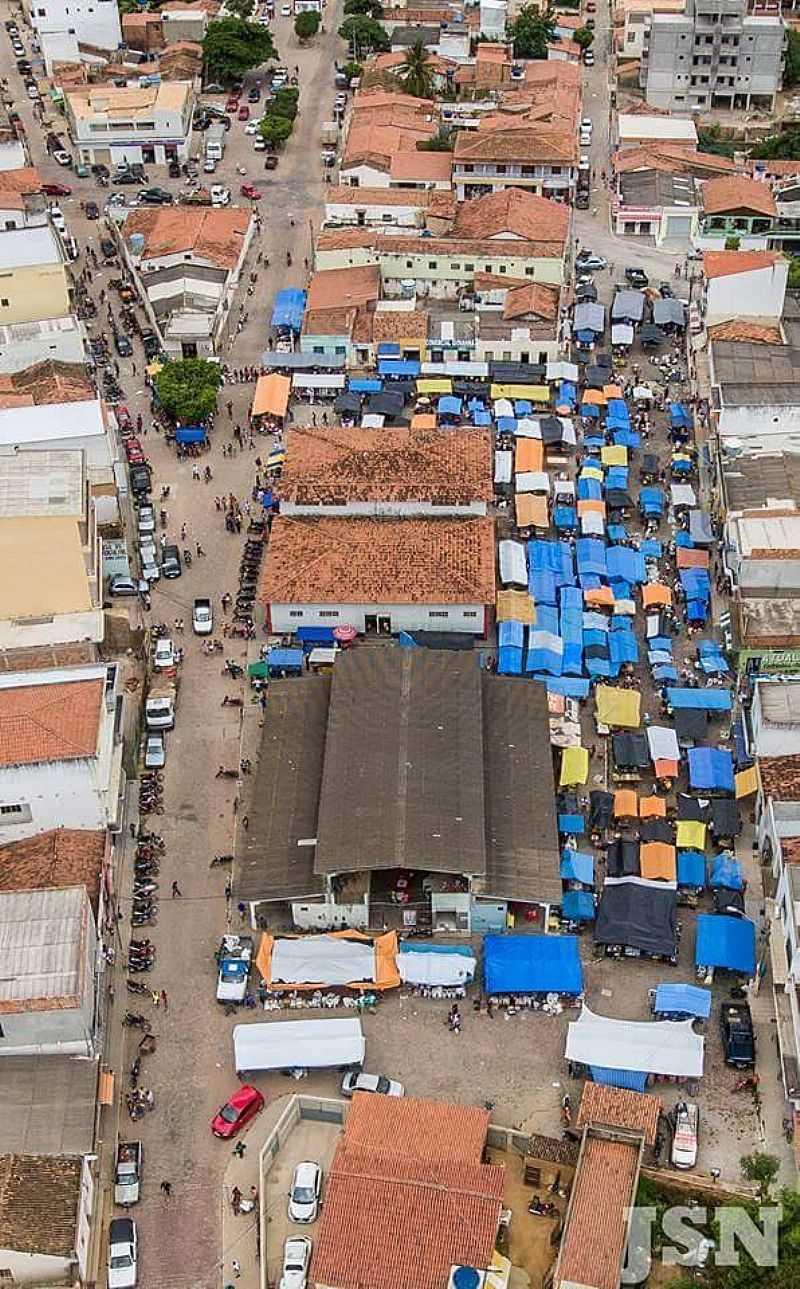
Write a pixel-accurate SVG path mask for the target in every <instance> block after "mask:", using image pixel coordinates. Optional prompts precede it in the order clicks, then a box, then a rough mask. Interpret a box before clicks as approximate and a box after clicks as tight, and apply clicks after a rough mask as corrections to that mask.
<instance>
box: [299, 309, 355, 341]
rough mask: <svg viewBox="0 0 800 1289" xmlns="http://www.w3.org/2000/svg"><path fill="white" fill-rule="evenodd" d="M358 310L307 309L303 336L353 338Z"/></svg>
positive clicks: (304, 316)
mask: <svg viewBox="0 0 800 1289" xmlns="http://www.w3.org/2000/svg"><path fill="white" fill-rule="evenodd" d="M357 314H358V310H357V309H356V308H355V307H351V308H349V309H310V310H309V309H306V311H305V313H304V314H303V326H302V330H301V334H302V335H304V336H352V333H353V326H354V324H355V320H356V316H357Z"/></svg>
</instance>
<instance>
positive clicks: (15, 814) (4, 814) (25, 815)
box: [0, 802, 33, 824]
mask: <svg viewBox="0 0 800 1289" xmlns="http://www.w3.org/2000/svg"><path fill="white" fill-rule="evenodd" d="M32 818H33V815H32V813H31V808H30V806H29V805H28V804H27V803H23V802H17V803H16V804H15V805H13V806H0V819H2V821H3V823H4V824H29V823H30V822H31V820H32Z"/></svg>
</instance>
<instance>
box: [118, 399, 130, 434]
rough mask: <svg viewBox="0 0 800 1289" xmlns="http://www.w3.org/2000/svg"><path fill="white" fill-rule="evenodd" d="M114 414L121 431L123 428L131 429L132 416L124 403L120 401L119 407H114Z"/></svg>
mask: <svg viewBox="0 0 800 1289" xmlns="http://www.w3.org/2000/svg"><path fill="white" fill-rule="evenodd" d="M115 416H116V418H117V425H118V426H119V428H120V430H122V432H123V433H124V432H125V430H132V429H133V418H132V416H131V414H130V412H129V411H128V409H127V407H126V406H125V404H124V403H120V405H119V407H118V408H116V409H115Z"/></svg>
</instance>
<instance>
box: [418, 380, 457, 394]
mask: <svg viewBox="0 0 800 1289" xmlns="http://www.w3.org/2000/svg"><path fill="white" fill-rule="evenodd" d="M452 392H453V382H452V380H451V379H450V377H449V376H430V377H426V378H425V379H424V380H418V381H417V393H418V394H452Z"/></svg>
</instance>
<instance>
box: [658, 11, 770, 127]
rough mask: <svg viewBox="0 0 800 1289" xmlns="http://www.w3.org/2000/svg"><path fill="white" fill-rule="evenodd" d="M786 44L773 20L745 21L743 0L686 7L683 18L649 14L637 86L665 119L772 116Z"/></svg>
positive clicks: (755, 18)
mask: <svg viewBox="0 0 800 1289" xmlns="http://www.w3.org/2000/svg"><path fill="white" fill-rule="evenodd" d="M785 42H786V34H785V27H784V22H783V18H782V17H781V16H780V15H779V14H759V15H757V16H751V15H750V14H749V13H748V4H747V0H689V3H688V4H687V7H686V12H685V13H682V14H672V13H654V14H653V19H652V22H651V25H650V30H649V35H648V38H647V41H646V43H645V45H644V48H643V51H642V60H641V67H640V73H639V75H640V84H641V86H642V88H643V89H644V91H645V94H646V97H647V102H648V103H649V104H650V105H651V107H657V108H662V109H665V110H667V111H673V112H690V111H692V109H694V108H701V109H703V110H708V109H709V108H723V109H725V110H728V111H730V110H731V109H744V110H749V109H750V108H764V109H766V110H767V111H772V110H773V108H774V106H775V98H776V95H777V93H778V91H779V89H780V88H781V82H782V79H783V61H784V47H785Z"/></svg>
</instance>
